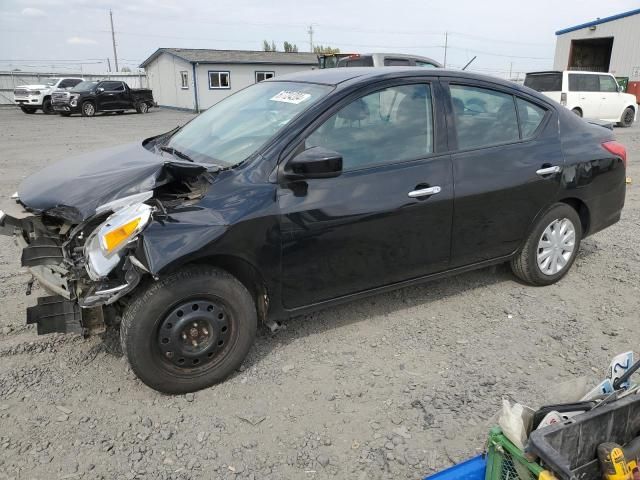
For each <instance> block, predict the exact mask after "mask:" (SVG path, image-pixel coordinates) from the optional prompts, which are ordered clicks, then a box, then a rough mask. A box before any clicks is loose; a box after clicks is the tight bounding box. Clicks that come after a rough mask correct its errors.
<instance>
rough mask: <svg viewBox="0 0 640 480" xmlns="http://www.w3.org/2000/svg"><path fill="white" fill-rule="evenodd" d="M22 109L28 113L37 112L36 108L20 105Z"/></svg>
mask: <svg viewBox="0 0 640 480" xmlns="http://www.w3.org/2000/svg"><path fill="white" fill-rule="evenodd" d="M20 110H22V111H23V112H24V113H27V114H29V115H31V114H32V113H36V109H35V108H29V107H20Z"/></svg>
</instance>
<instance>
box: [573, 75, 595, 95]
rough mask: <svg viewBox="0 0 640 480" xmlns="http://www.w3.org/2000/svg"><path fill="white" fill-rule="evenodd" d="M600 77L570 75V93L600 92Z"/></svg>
mask: <svg viewBox="0 0 640 480" xmlns="http://www.w3.org/2000/svg"><path fill="white" fill-rule="evenodd" d="M598 77H599V75H585V74H583V73H570V74H569V91H570V92H599V91H600V80H599V79H598Z"/></svg>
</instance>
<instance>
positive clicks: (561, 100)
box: [560, 92, 567, 106]
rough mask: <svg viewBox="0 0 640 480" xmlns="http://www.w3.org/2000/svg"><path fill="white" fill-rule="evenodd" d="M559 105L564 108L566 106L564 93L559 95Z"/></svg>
mask: <svg viewBox="0 0 640 480" xmlns="http://www.w3.org/2000/svg"><path fill="white" fill-rule="evenodd" d="M560 103H561V104H562V105H565V106H566V105H567V94H566V93H565V92H562V93H561V94H560Z"/></svg>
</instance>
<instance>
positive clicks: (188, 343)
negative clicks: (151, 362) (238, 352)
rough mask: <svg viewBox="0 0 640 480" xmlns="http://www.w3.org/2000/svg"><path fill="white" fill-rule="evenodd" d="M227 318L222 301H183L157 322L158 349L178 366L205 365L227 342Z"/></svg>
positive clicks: (187, 367)
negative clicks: (158, 325) (158, 324)
mask: <svg viewBox="0 0 640 480" xmlns="http://www.w3.org/2000/svg"><path fill="white" fill-rule="evenodd" d="M230 320H231V319H230V318H229V313H228V312H227V311H226V310H225V308H224V305H223V304H222V303H221V302H218V301H216V300H213V299H211V300H208V299H194V300H189V301H185V302H183V303H181V304H180V305H178V306H177V307H175V308H174V309H173V310H171V311H170V312H169V314H168V315H167V316H166V317H165V318H164V320H163V321H162V323H161V324H160V328H159V330H158V336H157V345H158V348H159V350H160V352H161V353H162V355H163V357H164V358H165V360H166V361H168V362H170V363H171V364H173V365H174V366H175V367H178V368H180V369H194V368H201V367H206V366H207V365H209V364H211V363H213V362H214V361H215V360H217V359H219V357H220V355H221V354H222V352H223V351H224V350H225V348H226V346H227V344H228V343H229V339H230V336H231V322H230Z"/></svg>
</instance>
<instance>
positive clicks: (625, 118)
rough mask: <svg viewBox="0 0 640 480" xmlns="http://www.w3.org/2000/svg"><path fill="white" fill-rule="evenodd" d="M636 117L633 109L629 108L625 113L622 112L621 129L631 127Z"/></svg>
mask: <svg viewBox="0 0 640 480" xmlns="http://www.w3.org/2000/svg"><path fill="white" fill-rule="evenodd" d="M635 116H636V112H635V110H634V109H633V108H631V107H627V108H626V109H625V111H624V112H622V117H621V118H620V123H619V125H620V126H621V127H630V126H631V125H633V119H634V118H635Z"/></svg>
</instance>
